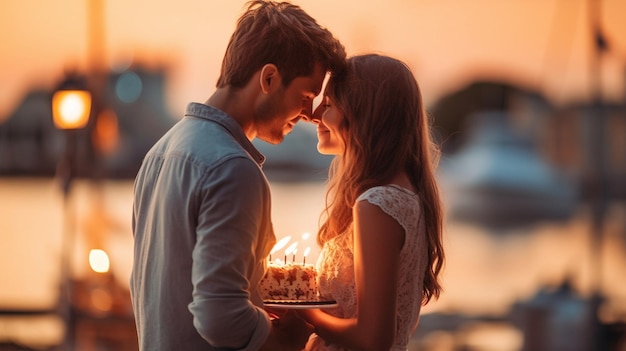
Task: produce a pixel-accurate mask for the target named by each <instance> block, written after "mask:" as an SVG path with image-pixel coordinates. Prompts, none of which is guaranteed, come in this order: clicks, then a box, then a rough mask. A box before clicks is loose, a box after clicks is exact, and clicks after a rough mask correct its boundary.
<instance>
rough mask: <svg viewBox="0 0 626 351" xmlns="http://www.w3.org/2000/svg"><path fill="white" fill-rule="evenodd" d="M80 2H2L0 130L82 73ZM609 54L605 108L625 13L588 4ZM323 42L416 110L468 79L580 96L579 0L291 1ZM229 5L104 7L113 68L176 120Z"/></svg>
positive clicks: (585, 48)
mask: <svg viewBox="0 0 626 351" xmlns="http://www.w3.org/2000/svg"><path fill="white" fill-rule="evenodd" d="M88 1H95V0H0V33H2V39H0V120H2V119H3V118H4V117H6V115H7V114H9V113H10V112H11V111H12V110H13V109H14V108H15V106H16V104H17V102H18V100H19V99H21V97H22V96H23V94H24V93H25V92H26V91H27V90H28V89H30V88H33V87H43V88H47V89H51V88H52V87H53V86H54V84H55V83H56V81H57V80H58V79H59V78H61V76H62V72H63V69H64V68H65V67H73V66H77V67H79V68H80V69H83V70H84V69H86V68H87V67H89V63H88V61H89V60H88V58H89V55H88V52H89V50H88V42H89V35H88V33H89V26H88V21H89V19H88V15H87V14H88V11H87V9H88V3H89V2H88ZM596 1H597V2H600V3H601V4H602V23H603V27H604V29H605V32H606V35H607V38H608V40H609V43H610V45H611V52H610V53H609V55H607V56H606V58H605V60H604V68H603V70H604V77H603V81H604V83H605V91H606V92H607V96H608V97H610V98H611V97H612V98H615V97H616V96H617V97H623V96H624V94H625V93H624V80H625V77H626V74H625V73H624V72H625V66H626V64H625V63H626V21H624V20H623V16H624V14H625V13H626V1H624V0H603V1H600V0H596ZM293 2H294V3H295V4H298V5H300V6H301V7H302V8H304V9H305V10H306V11H308V12H309V13H310V14H311V15H312V16H313V17H315V18H316V19H317V20H318V22H319V23H320V24H322V25H324V26H326V27H328V28H329V29H330V30H331V31H333V32H334V33H335V34H336V35H337V36H338V37H339V38H340V40H342V41H343V43H344V45H345V46H346V49H347V51H348V53H349V54H356V53H361V52H366V51H378V52H383V53H387V54H390V55H393V56H396V57H399V58H401V59H403V60H405V61H406V62H407V63H408V64H409V65H410V66H411V67H412V68H413V70H414V72H415V74H416V76H417V77H418V80H419V81H420V83H421V85H422V90H423V92H424V96H425V99H426V100H427V101H432V100H434V99H435V98H436V97H437V96H438V95H440V94H441V93H443V92H444V91H446V90H447V89H450V88H452V87H454V85H455V84H459V83H462V82H466V81H468V80H469V79H471V78H472V77H475V76H477V75H488V76H493V77H500V76H504V77H511V78H520V79H523V81H524V83H526V84H528V85H531V86H533V87H536V88H538V89H541V90H543V91H545V92H546V93H547V94H548V95H549V97H550V98H552V99H554V101H555V102H566V101H568V100H571V99H574V98H576V97H581V96H585V95H588V93H589V91H590V82H589V52H590V51H589V50H590V38H589V16H588V8H589V3H590V1H589V0H387V1H370V0H366V1H363V0H294V1H293ZM243 7H244V1H243V0H242V1H235V0H221V1H216V0H175V1H174V0H167V1H166V0H104V1H103V8H104V24H105V26H104V46H103V47H102V53H101V55H100V57H101V58H102V61H103V62H104V63H105V64H107V65H111V66H117V67H119V66H123V65H124V64H125V62H128V61H129V60H130V59H132V60H134V61H135V62H139V63H144V64H146V65H149V66H151V67H158V66H163V67H167V69H168V73H169V75H168V82H169V85H168V88H167V94H168V96H167V99H168V104H169V106H170V108H171V110H172V113H173V114H174V115H178V114H180V113H181V112H182V110H183V108H184V106H185V104H186V103H187V102H188V101H192V100H193V101H204V100H205V99H206V98H207V97H208V96H209V94H210V93H211V92H212V91H213V87H214V84H215V81H216V79H217V75H218V71H219V67H220V62H221V59H222V55H223V52H224V49H225V47H226V43H227V41H228V38H229V37H230V34H231V32H232V31H233V29H234V24H235V21H236V19H237V18H238V16H239V15H240V14H241V12H242V10H243Z"/></svg>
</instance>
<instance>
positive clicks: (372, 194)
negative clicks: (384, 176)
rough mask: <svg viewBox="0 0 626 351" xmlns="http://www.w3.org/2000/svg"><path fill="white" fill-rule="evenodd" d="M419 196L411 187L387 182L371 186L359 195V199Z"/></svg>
mask: <svg viewBox="0 0 626 351" xmlns="http://www.w3.org/2000/svg"><path fill="white" fill-rule="evenodd" d="M381 197H382V198H397V197H402V198H406V197H409V198H417V194H416V193H415V192H413V190H411V189H407V188H406V187H403V186H401V185H397V184H386V185H378V186H374V187H371V188H369V189H367V190H365V191H363V192H362V193H361V195H359V196H358V198H357V201H361V200H368V199H372V198H381Z"/></svg>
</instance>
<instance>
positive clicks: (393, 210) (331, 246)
mask: <svg viewBox="0 0 626 351" xmlns="http://www.w3.org/2000/svg"><path fill="white" fill-rule="evenodd" d="M357 201H368V202H369V203H371V204H374V205H376V206H378V207H380V208H381V209H382V210H383V211H384V212H385V213H387V214H388V215H390V216H391V217H393V218H394V219H395V220H396V221H397V222H398V223H399V224H400V225H401V226H402V227H403V228H404V230H405V243H404V247H403V248H402V251H401V252H400V258H401V263H400V272H399V273H400V274H399V277H401V278H402V279H401V280H400V281H399V282H398V289H397V291H398V295H397V306H396V318H397V320H396V328H397V330H396V337H395V340H394V344H393V347H392V349H391V350H406V349H407V345H408V343H409V339H410V337H411V335H412V334H413V332H414V330H415V328H416V327H417V323H418V319H419V312H420V309H421V302H422V288H423V280H424V273H425V271H426V264H427V262H428V253H427V250H426V235H425V229H424V224H423V221H421V220H420V218H421V208H420V203H419V198H418V196H417V195H416V194H414V193H413V192H411V191H409V190H407V189H404V188H401V187H398V186H395V185H387V186H379V187H374V188H371V189H368V190H367V191H365V192H364V193H363V194H361V196H359V198H358V199H357ZM317 269H318V279H319V289H320V293H321V294H322V295H323V296H325V297H329V298H332V299H334V300H336V301H337V302H338V305H339V306H338V307H336V308H333V309H327V310H325V311H326V312H327V313H329V314H331V315H334V316H337V317H341V318H354V317H356V314H357V306H356V287H355V283H354V255H353V233H352V230H350V231H348V232H346V233H344V234H341V235H339V236H337V237H335V238H333V239H332V240H329V241H328V242H327V243H326V244H325V245H324V247H323V248H322V252H321V254H320V258H319V260H318V263H317ZM306 350H309V351H322V350H323V351H345V350H346V349H344V348H341V347H338V346H336V345H327V344H326V343H325V341H324V340H322V339H321V338H320V337H318V336H317V335H312V337H311V339H310V340H309V343H308V345H307V348H306Z"/></svg>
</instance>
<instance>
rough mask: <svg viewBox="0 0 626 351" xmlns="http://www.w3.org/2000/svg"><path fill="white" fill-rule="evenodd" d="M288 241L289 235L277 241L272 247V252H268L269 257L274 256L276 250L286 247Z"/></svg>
mask: <svg viewBox="0 0 626 351" xmlns="http://www.w3.org/2000/svg"><path fill="white" fill-rule="evenodd" d="M289 240H291V236H290V235H287V236H285V237H284V238H282V239H280V240H278V242H277V243H276V245H274V247H273V248H272V251H270V255H273V254H275V253H276V251H278V250H280V249H282V248H283V247H285V245H287V243H288V242H289Z"/></svg>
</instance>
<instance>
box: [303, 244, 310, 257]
mask: <svg viewBox="0 0 626 351" xmlns="http://www.w3.org/2000/svg"><path fill="white" fill-rule="evenodd" d="M309 252H311V247H310V246H307V248H306V249H304V257H307V256H308V255H309Z"/></svg>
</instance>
